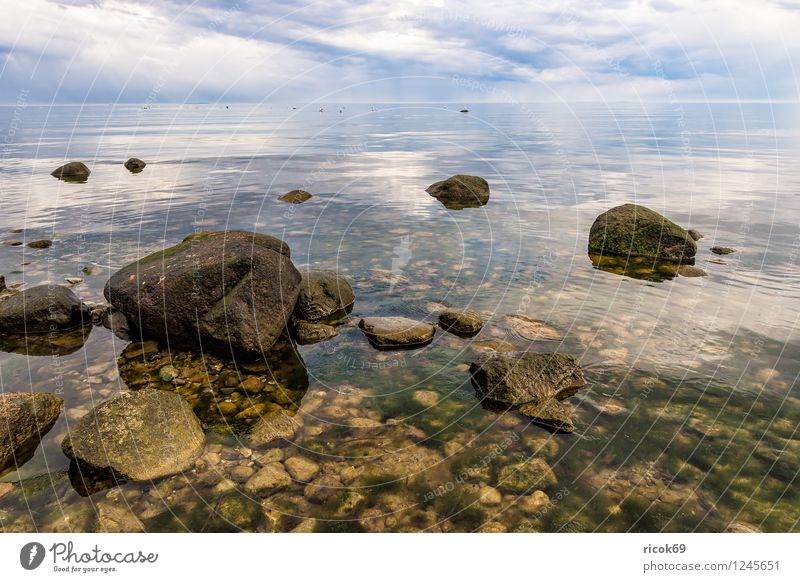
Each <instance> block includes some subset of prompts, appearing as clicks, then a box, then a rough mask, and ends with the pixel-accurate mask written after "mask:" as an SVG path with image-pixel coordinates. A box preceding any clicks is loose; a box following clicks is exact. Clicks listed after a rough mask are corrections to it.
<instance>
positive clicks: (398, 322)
mask: <svg viewBox="0 0 800 582" xmlns="http://www.w3.org/2000/svg"><path fill="white" fill-rule="evenodd" d="M358 327H360V328H361V331H363V332H364V335H366V336H367V339H368V340H369V341H370V342H371V343H372V345H374V346H375V347H378V348H416V347H420V346H424V345H425V344H428V343H430V342H431V340H433V336H434V334H435V333H436V328H435V327H434V326H433V325H431V324H429V323H423V322H421V321H414V320H413V319H409V318H407V317H366V318H364V319H362V320H361V321H360V322H359V323H358Z"/></svg>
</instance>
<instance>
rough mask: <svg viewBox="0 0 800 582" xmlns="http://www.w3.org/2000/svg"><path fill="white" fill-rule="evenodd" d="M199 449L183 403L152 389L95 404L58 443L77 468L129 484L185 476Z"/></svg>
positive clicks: (194, 423) (201, 438)
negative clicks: (107, 474)
mask: <svg viewBox="0 0 800 582" xmlns="http://www.w3.org/2000/svg"><path fill="white" fill-rule="evenodd" d="M204 446H205V435H204V434H203V430H202V428H201V426H200V421H199V420H198V418H197V417H196V416H195V414H194V412H192V409H191V407H190V406H189V404H188V403H187V402H186V401H185V400H184V399H183V398H181V397H180V396H178V395H177V394H173V393H171V392H165V391H163V390H153V389H145V390H138V391H132V392H124V393H122V394H121V395H119V396H117V397H116V398H112V399H111V400H108V401H106V402H104V403H103V404H100V405H99V406H97V407H96V408H95V409H94V410H92V411H91V412H90V413H88V414H87V415H86V416H84V417H83V418H81V419H80V420H78V422H77V423H75V424H73V425H72V427H71V428H70V431H69V434H68V435H67V436H66V437H65V438H64V440H63V441H62V443H61V449H62V450H63V451H64V454H65V455H66V456H67V457H69V458H70V459H73V460H75V461H76V462H77V463H79V465H80V466H83V467H86V468H88V469H92V470H96V471H100V472H104V473H111V474H113V475H114V476H115V477H116V478H118V479H130V480H134V481H145V480H153V479H159V478H161V477H166V476H168V475H174V474H175V473H180V472H183V471H187V470H189V469H191V468H192V467H193V466H194V462H195V461H196V460H197V458H198V457H199V456H200V454H201V453H202V452H203V447H204Z"/></svg>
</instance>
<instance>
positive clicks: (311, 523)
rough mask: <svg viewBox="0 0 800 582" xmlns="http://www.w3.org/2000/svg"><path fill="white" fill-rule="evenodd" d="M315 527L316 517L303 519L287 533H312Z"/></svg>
mask: <svg viewBox="0 0 800 582" xmlns="http://www.w3.org/2000/svg"><path fill="white" fill-rule="evenodd" d="M316 527H317V520H316V519H304V520H303V521H301V522H300V523H299V524H297V525H296V526H295V528H294V529H293V530H291V531H290V532H289V533H314V530H315V529H316Z"/></svg>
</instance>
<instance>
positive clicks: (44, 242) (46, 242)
mask: <svg viewBox="0 0 800 582" xmlns="http://www.w3.org/2000/svg"><path fill="white" fill-rule="evenodd" d="M28 246H29V247H31V248H32V249H49V248H50V247H51V246H53V241H51V240H50V239H46V238H43V239H41V240H32V241H31V242H29V243H28Z"/></svg>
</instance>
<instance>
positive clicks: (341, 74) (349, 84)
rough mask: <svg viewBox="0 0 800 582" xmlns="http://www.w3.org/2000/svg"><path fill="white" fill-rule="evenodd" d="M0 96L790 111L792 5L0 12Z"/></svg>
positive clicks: (378, 0) (263, 2)
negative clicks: (749, 106) (710, 103)
mask: <svg viewBox="0 0 800 582" xmlns="http://www.w3.org/2000/svg"><path fill="white" fill-rule="evenodd" d="M0 6H2V7H3V11H2V12H3V18H2V19H0V102H3V103H14V102H15V101H17V100H18V99H19V98H20V96H23V97H24V98H25V99H26V100H27V101H28V102H31V103H50V102H54V101H55V102H67V103H82V102H100V103H108V102H117V101H119V102H130V103H142V102H159V103H166V102H200V101H218V100H219V101H222V102H234V101H252V102H261V101H267V102H276V103H286V102H304V103H306V102H314V101H319V102H325V103H331V102H352V101H361V102H392V101H456V102H460V103H461V102H477V101H508V100H517V101H552V100H566V101H620V100H636V101H638V100H653V101H672V100H681V101H694V100H722V101H734V100H776V101H777V100H781V101H785V100H790V101H796V100H798V93H799V90H798V78H797V76H798V75H797V71H796V70H795V67H796V66H797V67H800V35H798V34H797V31H798V30H800V2H797V1H794V0H704V1H698V0H599V1H591V0H583V1H572V0H556V1H549V0H548V1H536V0H515V1H507V0H492V1H491V2H486V1H485V0H468V1H466V2H450V1H440V2H437V1H436V0H425V1H423V0H369V1H366V0H363V1H355V0H325V1H315V0H311V1H302V0H298V1H295V0H233V1H230V2H228V1H224V0H198V1H196V2H190V1H180V0H171V1H170V0H159V1H153V2H147V1H128V0H110V1H104V0H96V1H93V2H86V1H82V0H68V1H61V2H57V1H51V0H0Z"/></svg>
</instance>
